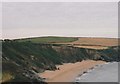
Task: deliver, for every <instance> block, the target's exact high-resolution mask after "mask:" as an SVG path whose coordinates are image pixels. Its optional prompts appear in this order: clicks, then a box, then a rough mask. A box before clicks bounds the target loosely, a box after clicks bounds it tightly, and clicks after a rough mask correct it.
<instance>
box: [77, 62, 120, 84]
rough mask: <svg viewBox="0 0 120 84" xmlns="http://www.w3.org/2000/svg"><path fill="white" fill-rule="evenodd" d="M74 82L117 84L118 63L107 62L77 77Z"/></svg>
mask: <svg viewBox="0 0 120 84" xmlns="http://www.w3.org/2000/svg"><path fill="white" fill-rule="evenodd" d="M75 82H118V62H108V63H105V64H100V65H98V66H95V67H94V68H93V69H89V70H88V71H87V72H86V73H84V74H82V75H78V77H77V78H76V80H75Z"/></svg>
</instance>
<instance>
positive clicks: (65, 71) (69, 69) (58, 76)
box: [38, 60, 106, 82]
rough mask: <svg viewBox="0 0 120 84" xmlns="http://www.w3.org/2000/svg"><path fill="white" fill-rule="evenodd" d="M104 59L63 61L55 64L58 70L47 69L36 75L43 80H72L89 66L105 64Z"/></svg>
mask: <svg viewBox="0 0 120 84" xmlns="http://www.w3.org/2000/svg"><path fill="white" fill-rule="evenodd" d="M105 63H106V62H104V61H93V60H85V61H81V62H76V63H65V64H63V65H58V66H56V67H57V68H59V70H55V71H49V70H46V71H45V72H43V73H39V74H38V75H39V76H40V77H42V78H44V79H45V82H74V80H75V78H76V77H77V76H78V75H82V74H84V73H85V72H87V71H88V70H89V69H90V68H94V67H95V66H96V65H99V64H105Z"/></svg>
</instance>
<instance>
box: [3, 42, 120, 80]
mask: <svg viewBox="0 0 120 84" xmlns="http://www.w3.org/2000/svg"><path fill="white" fill-rule="evenodd" d="M118 52H119V47H118V46H114V47H109V48H108V49H104V50H95V49H86V48H76V47H73V46H67V45H58V44H42V43H41V44H40V43H32V42H29V41H28V42H17V41H10V40H7V41H2V66H3V68H2V69H3V82H21V81H25V82H40V81H43V79H42V78H40V77H39V76H38V75H37V73H40V72H43V71H44V70H56V66H55V65H56V64H63V63H70V62H71V63H74V62H78V61H82V60H88V59H90V60H104V61H110V62H111V61H120V59H119V55H118Z"/></svg>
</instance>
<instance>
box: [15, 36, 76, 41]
mask: <svg viewBox="0 0 120 84" xmlns="http://www.w3.org/2000/svg"><path fill="white" fill-rule="evenodd" d="M16 40H17V41H19V42H26V41H31V42H33V43H58V42H61V43H67V42H73V41H77V40H78V38H75V37H57V36H56V37H55V36H48V37H33V38H24V39H16Z"/></svg>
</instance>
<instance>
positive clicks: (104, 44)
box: [16, 36, 119, 50]
mask: <svg viewBox="0 0 120 84" xmlns="http://www.w3.org/2000/svg"><path fill="white" fill-rule="evenodd" d="M16 41H19V42H26V41H31V42H33V43H45V44H62V45H63V44H65V45H69V46H74V47H80V48H88V49H97V50H101V49H107V48H108V47H110V46H118V45H119V44H118V39H117V38H92V37H57V36H56V37H55V36H48V37H34V38H24V39H16Z"/></svg>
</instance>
